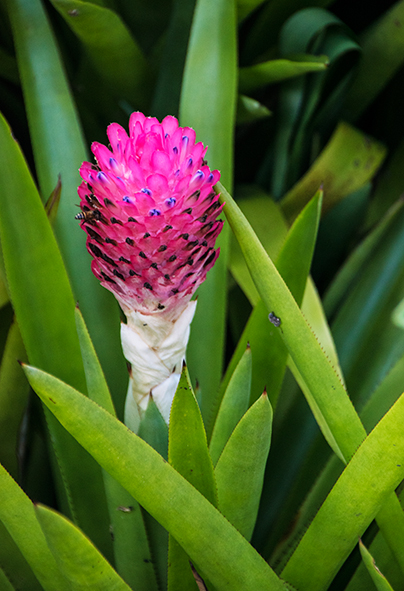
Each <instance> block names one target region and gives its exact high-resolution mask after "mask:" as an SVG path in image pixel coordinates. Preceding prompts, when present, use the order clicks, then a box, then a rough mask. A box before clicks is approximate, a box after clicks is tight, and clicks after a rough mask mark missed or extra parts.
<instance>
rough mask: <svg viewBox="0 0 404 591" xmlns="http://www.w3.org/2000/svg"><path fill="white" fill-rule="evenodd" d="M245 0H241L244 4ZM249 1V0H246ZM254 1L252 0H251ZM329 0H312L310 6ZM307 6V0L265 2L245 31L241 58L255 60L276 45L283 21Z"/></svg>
mask: <svg viewBox="0 0 404 591" xmlns="http://www.w3.org/2000/svg"><path fill="white" fill-rule="evenodd" d="M245 1H246V0H242V3H243V4H244V2H245ZM247 1H248V3H250V0H247ZM251 1H254V0H251ZM328 4H331V0H312V2H310V6H327V5H328ZM306 6H307V0H288V2H285V0H272V1H271V2H267V3H266V5H265V6H264V7H263V10H262V11H261V13H260V18H258V19H256V20H255V22H254V23H253V25H252V26H251V27H250V28H249V30H248V32H247V38H246V40H245V43H244V44H243V53H242V58H243V60H244V61H246V62H247V63H250V62H253V61H255V58H256V57H257V56H261V55H262V54H263V53H265V52H267V51H268V50H271V49H272V48H273V46H274V45H276V43H277V41H278V37H279V33H280V30H281V28H282V26H283V25H284V24H285V21H287V19H288V18H289V17H290V16H291V15H293V14H294V13H296V12H298V11H299V10H301V9H302V8H305V7H306Z"/></svg>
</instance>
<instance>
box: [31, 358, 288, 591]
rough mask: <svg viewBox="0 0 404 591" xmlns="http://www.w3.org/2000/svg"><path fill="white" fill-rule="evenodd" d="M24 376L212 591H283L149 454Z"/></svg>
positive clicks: (58, 385) (70, 398) (47, 384)
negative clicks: (171, 539)
mask: <svg viewBox="0 0 404 591" xmlns="http://www.w3.org/2000/svg"><path fill="white" fill-rule="evenodd" d="M25 371H26V374H27V377H28V378H29V381H30V383H31V385H32V386H33V388H34V389H35V391H36V392H37V394H38V395H39V396H40V397H41V398H42V400H43V401H44V403H45V404H46V405H47V406H48V407H49V408H50V409H52V411H53V412H54V413H55V415H56V416H57V417H58V419H59V420H60V421H61V422H62V423H63V424H64V426H65V427H66V428H67V429H68V430H69V431H70V432H71V433H72V434H73V435H74V437H76V438H77V440H78V441H80V443H81V444H82V445H83V446H84V447H85V448H86V449H87V450H88V451H89V452H90V453H91V454H92V455H93V456H94V457H95V458H96V459H97V461H98V462H99V463H100V465H102V466H103V468H105V469H106V470H107V471H108V472H109V473H110V474H111V475H112V476H114V477H115V478H116V479H117V480H119V482H121V484H122V485H123V486H124V487H125V488H126V489H127V490H128V491H129V492H130V493H131V494H132V495H133V496H134V497H135V498H137V500H138V501H139V503H140V504H141V505H142V506H143V507H145V509H146V510H147V511H149V512H150V513H151V514H152V515H153V516H154V517H155V518H156V519H158V521H159V522H160V523H161V524H162V525H163V526H164V527H165V528H166V529H167V530H168V531H169V532H170V533H171V534H172V535H173V536H174V537H175V539H176V540H177V541H178V542H179V543H180V544H181V546H182V547H183V548H184V549H185V551H186V552H187V553H188V554H189V556H190V557H191V560H192V561H193V563H194V564H195V566H196V568H197V569H198V571H199V572H201V573H202V575H204V576H207V577H208V578H209V580H210V581H211V582H212V584H213V585H214V586H215V588H216V589H217V591H226V590H229V591H230V590H232V591H250V590H251V591H256V590H257V589H260V590H261V591H285V587H284V585H283V583H282V582H281V581H280V580H279V578H278V577H277V576H276V575H275V573H274V572H273V571H272V569H271V568H270V567H269V566H268V565H267V564H266V563H265V561H264V560H263V559H262V558H261V557H260V556H259V554H258V553H257V552H256V551H255V550H254V549H253V548H252V547H251V546H250V544H249V543H248V542H247V541H246V540H245V539H244V538H243V537H242V536H241V535H240V534H239V533H238V532H237V531H236V530H235V529H234V528H233V527H232V526H231V525H230V524H229V522H228V521H227V520H226V519H225V518H224V517H223V516H222V515H221V514H220V513H219V512H218V511H217V509H215V508H214V507H213V505H211V504H210V503H209V501H207V500H206V499H205V498H204V497H203V496H202V495H201V494H200V493H199V492H198V491H197V490H196V489H195V488H194V487H193V486H192V485H191V484H190V483H189V482H187V481H186V480H185V479H184V478H183V477H182V476H180V475H179V474H178V472H176V471H175V470H174V468H172V467H171V466H170V465H169V464H168V463H167V462H166V461H165V460H164V459H163V458H162V457H161V456H160V455H159V454H158V453H157V452H156V451H154V450H153V449H152V448H151V447H149V446H148V445H147V444H146V443H145V442H144V441H142V440H141V439H140V438H139V437H137V436H136V435H135V434H134V433H133V432H131V431H130V430H129V429H127V428H126V427H125V425H123V424H122V423H120V422H119V421H117V420H116V419H115V418H114V417H112V416H111V415H110V414H109V413H107V412H106V411H105V410H104V409H102V408H100V407H98V406H97V405H96V404H95V403H94V402H92V401H91V400H89V399H88V398H87V397H85V396H82V395H81V394H80V393H79V392H77V391H75V390H74V389H72V388H71V387H70V386H67V385H66V384H63V383H62V382H60V380H58V379H56V378H54V377H52V376H50V375H49V374H46V373H44V372H42V371H40V370H38V369H35V368H33V367H29V366H25ZM119 457H122V458H125V460H124V461H122V462H119V461H117V458H119ZM162 491H164V494H162ZM207 540H209V543H207Z"/></svg>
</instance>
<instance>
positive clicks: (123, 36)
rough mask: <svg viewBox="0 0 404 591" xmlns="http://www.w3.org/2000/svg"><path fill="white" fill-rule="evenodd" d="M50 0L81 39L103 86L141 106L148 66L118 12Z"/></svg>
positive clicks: (79, 0) (147, 86) (144, 102)
mask: <svg viewBox="0 0 404 591" xmlns="http://www.w3.org/2000/svg"><path fill="white" fill-rule="evenodd" d="M51 2H52V4H53V6H54V7H55V8H56V10H57V11H58V12H59V13H60V14H61V15H62V17H63V18H64V19H65V21H66V22H67V24H68V25H69V27H70V28H71V29H72V31H73V32H74V33H75V34H76V35H77V37H78V38H79V39H80V41H81V42H82V43H83V45H84V47H85V48H86V50H87V52H88V54H89V56H90V58H91V61H92V63H93V65H94V67H95V69H96V70H97V72H98V74H99V75H100V77H101V79H103V80H104V81H105V83H106V85H107V87H108V88H110V89H111V90H112V92H113V93H114V94H115V95H117V96H118V97H119V98H122V97H125V98H126V99H127V100H130V101H131V102H132V103H133V104H135V105H136V106H137V107H138V108H140V109H145V108H146V106H147V103H148V94H149V89H150V75H149V74H150V69H149V68H148V67H147V63H146V60H145V58H144V56H143V54H142V52H141V50H140V48H139V46H138V45H137V43H136V41H135V40H134V38H133V37H132V35H131V33H130V31H129V29H128V28H127V27H126V25H125V23H124V22H123V21H122V20H121V18H120V17H119V16H118V14H117V13H116V12H114V11H113V10H110V9H109V8H105V7H103V6H97V5H96V4H93V3H91V2H83V1H82V0H51ZM106 40H108V42H107V43H106Z"/></svg>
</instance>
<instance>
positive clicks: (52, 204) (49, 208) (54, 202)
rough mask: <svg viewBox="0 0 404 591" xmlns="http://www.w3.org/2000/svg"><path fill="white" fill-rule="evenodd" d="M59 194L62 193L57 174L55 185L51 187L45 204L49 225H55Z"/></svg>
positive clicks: (60, 180) (60, 181) (60, 182)
mask: <svg viewBox="0 0 404 591" xmlns="http://www.w3.org/2000/svg"><path fill="white" fill-rule="evenodd" d="M61 194H62V179H61V178H60V175H59V177H58V180H57V183H56V186H55V188H54V189H53V191H52V193H51V194H50V195H49V198H48V200H47V202H46V204H45V211H46V215H47V216H48V218H49V221H50V224H51V226H54V225H55V221H56V217H57V212H58V209H59V204H60V196H61Z"/></svg>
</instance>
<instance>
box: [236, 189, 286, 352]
mask: <svg viewBox="0 0 404 591" xmlns="http://www.w3.org/2000/svg"><path fill="white" fill-rule="evenodd" d="M237 205H238V206H239V207H240V209H241V211H242V212H243V213H244V215H245V216H246V218H247V219H248V221H249V222H250V224H251V225H252V227H253V228H254V230H255V232H256V233H257V236H258V238H259V239H260V240H261V242H262V244H263V246H264V248H265V250H266V251H267V252H268V254H269V255H270V257H271V258H273V259H275V260H276V258H277V256H278V254H279V251H280V249H281V248H282V245H283V243H284V241H285V238H286V234H287V231H288V226H287V224H286V222H285V219H284V217H283V215H282V212H281V211H280V209H279V205H278V204H276V203H275V202H274V201H273V200H272V199H271V198H270V197H269V195H267V194H266V193H263V192H262V191H261V190H260V189H256V188H255V187H254V188H252V189H251V190H250V191H248V192H247V194H246V195H244V193H243V192H242V193H241V195H240V198H239V199H238V201H237ZM229 266H230V271H231V274H232V275H233V277H234V278H235V280H236V281H237V283H238V284H239V285H240V287H241V288H242V290H243V291H244V293H245V295H246V296H247V298H248V299H249V301H250V303H251V305H252V306H255V305H256V304H257V303H258V302H259V300H260V296H259V294H258V292H257V288H256V287H255V285H254V282H253V280H252V279H251V275H250V272H249V270H248V267H247V265H246V262H245V258H244V256H243V253H242V251H241V249H240V246H239V244H238V242H237V240H236V238H235V237H234V236H232V237H231V250H230V261H229ZM245 346H246V345H244V348H243V353H244V349H245Z"/></svg>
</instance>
